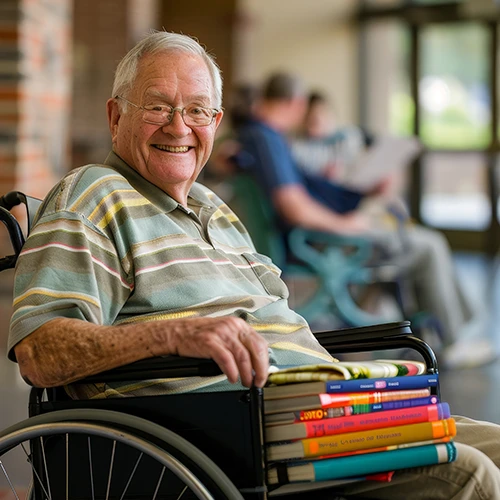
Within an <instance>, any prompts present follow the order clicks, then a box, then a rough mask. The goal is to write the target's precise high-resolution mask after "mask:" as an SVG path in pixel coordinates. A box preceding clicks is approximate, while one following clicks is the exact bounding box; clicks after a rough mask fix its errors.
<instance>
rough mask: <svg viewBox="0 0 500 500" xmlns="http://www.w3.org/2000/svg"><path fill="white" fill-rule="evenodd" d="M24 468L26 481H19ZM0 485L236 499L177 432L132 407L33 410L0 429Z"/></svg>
mask: <svg viewBox="0 0 500 500" xmlns="http://www.w3.org/2000/svg"><path fill="white" fill-rule="evenodd" d="M23 463H24V469H25V478H24V479H23V478H21V476H20V474H21V471H20V469H21V464H23ZM28 476H31V478H32V479H31V480H32V484H31V486H30V487H29V488H19V486H18V485H19V484H25V485H27V484H28V483H29V479H27V477H28ZM23 480H24V483H23V482H22V481H23ZM2 490H4V491H5V490H10V491H11V492H12V494H13V497H12V498H16V499H17V500H22V499H23V498H26V499H30V500H33V499H34V500H42V499H43V500H45V499H48V500H55V499H69V498H71V499H73V500H78V499H86V500H89V499H91V500H94V499H110V500H111V499H120V500H121V499H124V500H125V499H134V500H135V499H146V498H149V499H158V500H159V499H165V500H169V499H182V500H188V499H195V498H198V499H203V500H217V499H226V500H242V499H243V497H242V496H241V494H240V493H239V491H238V489H237V488H236V487H235V486H234V485H233V483H232V482H231V481H230V480H229V479H228V478H227V476H226V475H225V474H224V472H223V471H222V470H221V469H220V468H219V467H218V466H217V465H216V464H215V463H214V462H212V461H211V460H210V459H209V458H208V457H207V456H206V455H204V454H203V453H202V452H200V451H199V450H198V449H197V448H196V447H195V446H193V445H192V444H191V443H189V442H188V441H186V440H185V439H183V438H182V437H180V436H179V435H177V434H175V433H173V432H171V431H169V430H168V429H165V428H163V427H161V426H158V425H157V424H154V423H151V422H149V421H147V420H144V419H141V418H138V417H135V416H132V415H127V414H123V413H118V412H113V411H107V410H87V409H75V410H61V411H54V412H50V413H46V414H43V415H38V416H35V417H32V418H29V419H27V420H24V421H23V422H20V423H19V424H16V425H14V426H12V427H9V428H8V429H6V430H5V431H3V432H1V433H0V491H2Z"/></svg>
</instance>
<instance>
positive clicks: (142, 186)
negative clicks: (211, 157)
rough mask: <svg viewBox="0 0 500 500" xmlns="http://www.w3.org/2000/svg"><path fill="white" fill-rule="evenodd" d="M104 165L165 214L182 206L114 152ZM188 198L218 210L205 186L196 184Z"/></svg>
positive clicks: (109, 155)
mask: <svg viewBox="0 0 500 500" xmlns="http://www.w3.org/2000/svg"><path fill="white" fill-rule="evenodd" d="M104 163H105V164H106V165H109V166H110V167H112V168H113V169H114V170H116V171H117V172H118V173H120V174H121V175H123V177H125V179H127V181H128V182H129V183H130V184H131V185H132V187H133V188H134V189H136V190H137V191H138V192H139V193H141V194H142V195H143V196H144V197H145V198H147V199H148V200H149V201H151V203H153V204H154V205H156V206H157V207H159V208H160V209H161V210H162V211H163V212H165V213H169V212H172V211H173V210H175V209H176V208H178V207H179V206H180V204H179V202H177V201H176V200H174V199H173V198H172V197H171V196H169V195H168V194H167V193H165V191H162V190H161V189H160V188H159V187H158V186H155V185H154V184H152V183H151V182H149V181H148V180H147V179H145V178H144V177H143V176H142V175H140V174H139V172H137V171H136V170H134V169H133V168H132V167H131V166H130V165H128V164H127V163H125V162H124V161H123V160H122V159H121V158H120V157H119V156H118V155H117V154H116V153H115V152H114V151H111V152H110V153H109V154H108V156H107V158H106V160H105V161H104ZM188 197H189V198H191V199H192V200H193V201H194V202H195V203H197V204H199V205H200V206H209V207H212V208H216V207H215V206H214V204H213V203H212V202H211V201H210V199H209V197H208V196H207V193H206V190H205V189H204V188H203V186H201V184H198V183H196V182H195V183H194V184H193V185H192V186H191V189H190V190H189V193H188Z"/></svg>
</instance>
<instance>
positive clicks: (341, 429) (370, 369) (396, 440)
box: [264, 360, 456, 485]
mask: <svg viewBox="0 0 500 500" xmlns="http://www.w3.org/2000/svg"><path fill="white" fill-rule="evenodd" d="M438 387H439V382H438V375H437V374H428V373H426V372H425V365H424V363H421V362H418V361H406V360H405V361H399V360H381V361H370V362H359V361H356V362H345V361H344V362H339V363H334V364H331V365H330V364H328V365H311V366H301V367H290V368H284V369H279V370H277V371H275V372H274V373H270V375H269V379H268V383H267V385H266V387H265V388H264V420H265V442H266V454H267V462H268V484H270V485H284V484H288V483H291V484H293V483H304V482H306V483H314V482H323V481H330V482H333V483H334V484H341V483H342V482H350V481H359V480H367V479H373V480H382V481H388V480H390V477H391V475H392V474H393V473H394V471H395V470H398V469H403V468H408V467H417V466H423V465H432V464H438V463H447V462H452V461H453V460H455V458H456V449H455V445H454V443H453V437H454V436H455V434H456V428H455V421H454V420H453V418H451V417H450V409H449V406H448V404H447V403H446V402H443V401H440V400H439V398H438V395H437V393H438Z"/></svg>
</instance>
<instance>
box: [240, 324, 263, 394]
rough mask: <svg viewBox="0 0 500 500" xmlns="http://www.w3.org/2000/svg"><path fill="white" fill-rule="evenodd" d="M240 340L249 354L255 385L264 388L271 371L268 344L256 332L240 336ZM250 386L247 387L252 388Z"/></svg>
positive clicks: (252, 331)
mask: <svg viewBox="0 0 500 500" xmlns="http://www.w3.org/2000/svg"><path fill="white" fill-rule="evenodd" d="M240 339H241V342H242V344H243V345H244V346H245V347H246V350H247V352H248V354H249V358H250V359H249V362H250V365H251V368H252V371H253V373H252V378H253V383H254V384H255V385H256V386H257V387H262V386H263V385H264V384H265V383H266V380H267V374H268V369H269V353H268V350H267V342H266V341H265V340H264V339H263V338H262V337H261V336H260V335H259V334H258V333H256V332H255V331H254V330H251V331H250V332H247V333H246V334H244V335H240ZM245 385H247V384H245ZM250 385H251V384H250ZM250 385H247V387H250Z"/></svg>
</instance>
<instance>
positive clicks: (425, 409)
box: [265, 403, 450, 443]
mask: <svg viewBox="0 0 500 500" xmlns="http://www.w3.org/2000/svg"><path fill="white" fill-rule="evenodd" d="M447 418H450V408H449V406H448V404H447V403H441V404H437V405H428V406H417V407H416V408H401V409H398V410H388V411H382V412H377V413H368V414H363V415H350V416H347V417H338V418H328V419H325V420H319V421H318V420H313V421H311V422H301V423H297V424H289V425H278V426H274V427H267V428H266V429H265V438H266V442H268V443H271V442H277V441H293V440H297V439H305V438H313V437H321V436H331V435H333V434H343V433H346V432H355V431H364V430H370V429H380V428H382V427H393V426H398V425H409V424H416V423H419V422H434V421H436V420H445V419H447Z"/></svg>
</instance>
